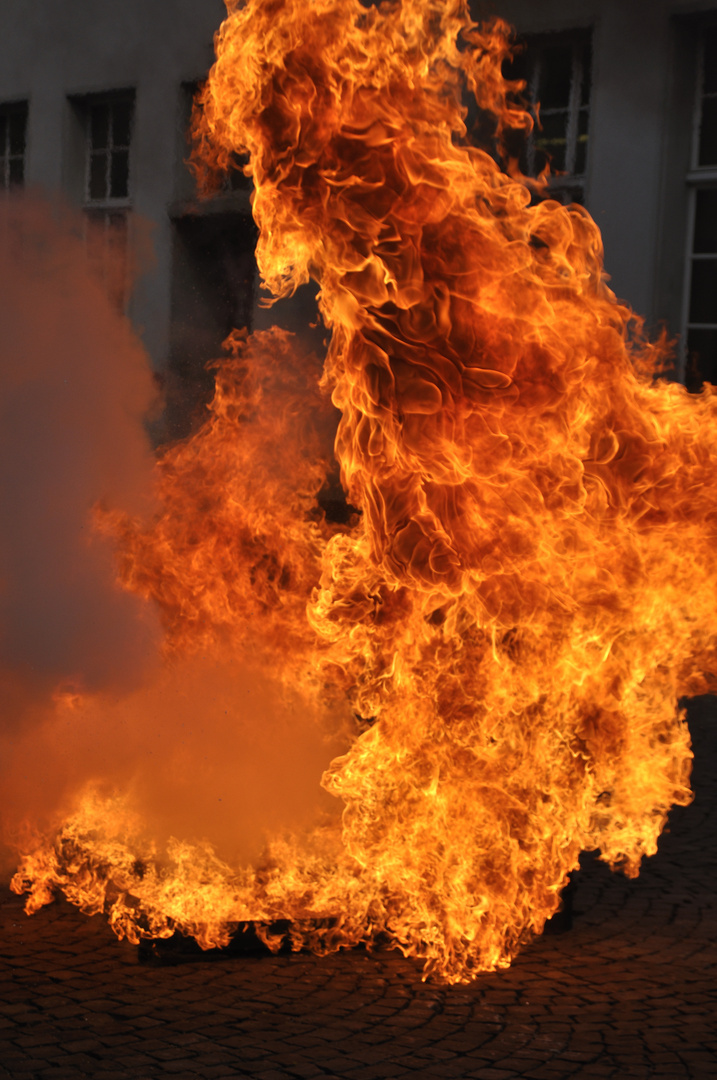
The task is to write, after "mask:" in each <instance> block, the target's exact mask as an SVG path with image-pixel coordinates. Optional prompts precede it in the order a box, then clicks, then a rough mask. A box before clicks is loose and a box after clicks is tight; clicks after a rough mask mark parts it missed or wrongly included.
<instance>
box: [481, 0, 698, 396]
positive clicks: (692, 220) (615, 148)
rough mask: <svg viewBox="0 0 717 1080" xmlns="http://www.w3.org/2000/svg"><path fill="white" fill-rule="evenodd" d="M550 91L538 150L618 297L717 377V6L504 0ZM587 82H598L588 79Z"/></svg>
mask: <svg viewBox="0 0 717 1080" xmlns="http://www.w3.org/2000/svg"><path fill="white" fill-rule="evenodd" d="M500 14H501V15H503V16H504V17H505V18H506V19H507V20H508V21H509V22H511V23H512V24H513V25H514V26H515V27H516V28H517V30H518V32H519V34H520V35H521V36H522V38H523V40H524V42H525V56H524V60H523V65H524V69H525V74H526V77H527V78H528V81H529V87H530V91H531V93H532V94H533V96H535V97H536V98H540V99H542V103H541V104H542V107H541V117H542V131H538V132H537V133H536V139H537V141H538V143H539V144H541V143H542V144H543V145H544V146H545V147H546V149H548V150H549V151H551V152H552V154H553V159H554V163H557V166H558V167H559V168H562V169H564V170H565V171H566V173H567V175H566V176H563V177H558V178H557V179H556V182H557V184H558V187H563V188H564V189H567V190H568V191H570V190H572V192H574V193H575V194H576V195H577V196H578V197H579V198H580V201H582V202H583V203H584V205H585V206H586V207H587V209H588V210H589V211H590V213H591V214H592V216H593V217H594V219H595V220H596V222H597V223H598V225H599V226H600V229H601V231H602V235H603V243H604V246H605V265H606V269H607V271H608V273H609V274H610V276H611V279H612V281H611V284H612V287H613V289H614V290H615V292H616V293H617V295H618V296H619V297H620V298H622V299H625V300H627V301H628V303H630V304H631V306H632V307H633V308H634V309H635V310H636V311H637V312H639V313H640V314H641V315H643V316H644V317H645V318H646V320H647V324H648V326H650V327H654V328H655V329H656V328H657V327H658V326H659V325H661V324H663V325H666V326H667V328H668V330H669V332H670V334H671V335H673V336H674V337H675V338H676V339H677V342H678V368H677V371H678V375H679V377H680V378H681V379H683V380H684V381H685V382H686V383H687V385H688V386H690V388H692V389H698V388H699V386H700V385H701V383H702V381H703V380H709V381H710V382H717V4H716V3H714V0H712V2H699V0H697V2H695V0H627V2H626V0H540V2H539V3H536V2H535V0H501V3H500ZM586 76H587V77H586Z"/></svg>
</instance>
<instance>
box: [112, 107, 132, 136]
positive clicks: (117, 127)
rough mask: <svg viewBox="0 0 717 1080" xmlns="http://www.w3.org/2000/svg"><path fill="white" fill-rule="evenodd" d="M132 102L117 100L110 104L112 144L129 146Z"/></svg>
mask: <svg viewBox="0 0 717 1080" xmlns="http://www.w3.org/2000/svg"><path fill="white" fill-rule="evenodd" d="M131 123H132V103H131V102H130V101H117V102H115V103H114V105H113V106H112V145H113V146H129V136H130V125H131Z"/></svg>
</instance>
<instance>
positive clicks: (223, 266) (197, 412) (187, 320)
mask: <svg viewBox="0 0 717 1080" xmlns="http://www.w3.org/2000/svg"><path fill="white" fill-rule="evenodd" d="M173 226H174V238H173V258H172V329H171V340H170V359H169V371H168V379H167V383H168V385H167V388H166V390H167V393H166V401H167V407H166V416H165V423H166V430H167V435H168V437H169V438H170V439H178V438H184V437H185V436H186V435H187V434H189V433H190V432H191V431H192V430H194V428H195V427H196V426H197V425H198V424H199V423H201V421H202V419H203V418H204V416H205V406H206V404H207V402H208V401H209V400H211V397H212V393H213V390H214V377H213V374H212V372H211V371H210V370H208V368H207V365H208V364H209V363H210V362H211V361H212V360H216V359H217V358H218V357H219V356H221V345H222V342H223V341H224V339H225V338H226V337H227V335H228V334H229V333H230V332H231V331H232V330H233V329H235V328H241V327H246V328H247V329H249V330H251V323H252V312H253V308H254V301H255V288H256V285H255V280H256V262H255V258H254V249H255V247H256V238H257V233H256V226H255V225H254V222H253V220H252V218H251V216H250V215H248V214H239V213H231V212H227V213H204V214H196V215H195V214H188V215H186V216H184V217H180V218H175V219H174V221H173Z"/></svg>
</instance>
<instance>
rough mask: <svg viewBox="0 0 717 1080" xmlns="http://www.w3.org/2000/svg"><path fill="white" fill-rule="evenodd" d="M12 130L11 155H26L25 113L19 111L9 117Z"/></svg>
mask: <svg viewBox="0 0 717 1080" xmlns="http://www.w3.org/2000/svg"><path fill="white" fill-rule="evenodd" d="M8 121H9V124H8V126H9V128H10V153H11V154H24V153H25V113H24V112H21V111H20V110H18V111H17V112H11V113H10V116H9V117H8Z"/></svg>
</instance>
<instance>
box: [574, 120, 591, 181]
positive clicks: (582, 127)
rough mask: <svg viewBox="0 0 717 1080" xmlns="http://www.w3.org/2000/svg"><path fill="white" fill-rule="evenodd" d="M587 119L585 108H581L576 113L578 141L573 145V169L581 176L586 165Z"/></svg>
mask: <svg viewBox="0 0 717 1080" xmlns="http://www.w3.org/2000/svg"><path fill="white" fill-rule="evenodd" d="M589 119H590V118H589V116H588V111H587V109H581V110H580V112H579V113H578V142H577V146H576V147H575V168H574V170H573V171H574V173H575V174H576V176H582V174H583V173H584V172H585V168H586V165H587V156H588V121H589Z"/></svg>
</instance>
